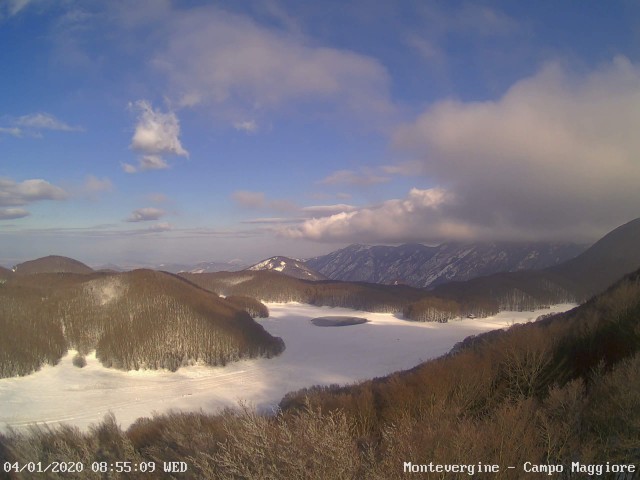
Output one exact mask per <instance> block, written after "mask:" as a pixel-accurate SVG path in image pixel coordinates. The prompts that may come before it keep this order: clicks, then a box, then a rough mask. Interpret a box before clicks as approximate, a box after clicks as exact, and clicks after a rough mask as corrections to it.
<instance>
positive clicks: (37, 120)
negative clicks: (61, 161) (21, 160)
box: [0, 112, 84, 137]
mask: <svg viewBox="0 0 640 480" xmlns="http://www.w3.org/2000/svg"><path fill="white" fill-rule="evenodd" d="M5 121H7V122H8V123H9V126H6V127H0V134H5V135H11V136H14V137H23V136H25V135H27V136H30V137H41V136H42V134H41V131H42V130H54V131H60V132H82V131H84V129H83V128H82V127H73V126H71V125H69V124H67V123H65V122H63V121H62V120H60V119H58V118H56V117H55V116H53V115H51V114H50V113H44V112H39V113H31V114H29V115H23V116H21V117H18V118H11V117H8V119H5Z"/></svg>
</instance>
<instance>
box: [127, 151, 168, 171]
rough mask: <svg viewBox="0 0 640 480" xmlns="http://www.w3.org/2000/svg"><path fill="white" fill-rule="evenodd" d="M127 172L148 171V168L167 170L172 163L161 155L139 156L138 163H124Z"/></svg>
mask: <svg viewBox="0 0 640 480" xmlns="http://www.w3.org/2000/svg"><path fill="white" fill-rule="evenodd" d="M121 165H122V169H123V170H124V172H125V173H138V172H146V171H147V170H166V169H167V168H170V165H169V164H168V163H167V162H166V161H165V159H164V158H162V157H161V156H159V155H143V156H141V157H140V158H138V165H137V166H136V165H132V164H130V163H122V164H121Z"/></svg>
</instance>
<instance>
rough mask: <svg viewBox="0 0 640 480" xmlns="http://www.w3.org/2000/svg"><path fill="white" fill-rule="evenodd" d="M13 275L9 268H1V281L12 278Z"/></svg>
mask: <svg viewBox="0 0 640 480" xmlns="http://www.w3.org/2000/svg"><path fill="white" fill-rule="evenodd" d="M12 275H13V272H12V271H11V270H9V269H8V268H4V267H0V280H6V279H8V278H11V276H12Z"/></svg>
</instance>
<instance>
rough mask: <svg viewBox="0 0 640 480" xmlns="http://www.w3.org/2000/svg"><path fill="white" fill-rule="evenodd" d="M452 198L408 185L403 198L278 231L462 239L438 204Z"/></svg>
mask: <svg viewBox="0 0 640 480" xmlns="http://www.w3.org/2000/svg"><path fill="white" fill-rule="evenodd" d="M448 203H453V197H452V196H451V195H450V193H449V192H447V191H446V190H444V189H442V188H430V189H426V190H421V189H417V188H412V189H411V190H410V191H409V194H408V195H407V197H406V198H404V199H394V200H388V201H386V202H384V203H382V204H381V205H377V206H372V207H367V208H349V209H342V211H341V212H340V213H335V214H333V215H329V216H323V217H320V218H313V219H310V220H306V221H305V222H304V223H303V224H302V225H299V226H295V227H285V228H281V229H279V230H278V233H280V234H281V235H283V236H286V237H290V238H306V239H309V240H316V241H348V242H365V243H376V242H377V243H380V242H405V241H419V240H420V239H422V238H424V237H425V236H426V235H428V236H430V237H431V238H439V239H443V238H450V237H451V236H455V237H456V238H466V237H467V236H468V235H469V232H468V231H467V230H466V229H465V228H464V226H461V225H456V224H455V223H453V222H450V221H448V220H447V219H446V218H445V217H444V216H443V214H442V207H444V206H445V205H446V204H448Z"/></svg>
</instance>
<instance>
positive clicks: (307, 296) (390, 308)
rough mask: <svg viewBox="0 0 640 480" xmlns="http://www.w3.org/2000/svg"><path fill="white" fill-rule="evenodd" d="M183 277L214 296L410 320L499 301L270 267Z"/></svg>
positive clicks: (485, 308) (479, 312) (476, 310)
mask: <svg viewBox="0 0 640 480" xmlns="http://www.w3.org/2000/svg"><path fill="white" fill-rule="evenodd" d="M182 276H183V277H184V278H186V279H188V280H189V281H191V282H193V283H195V284H197V285H199V286H201V287H202V288H205V289H207V290H209V291H211V292H214V293H216V294H218V295H231V296H236V295H241V296H245V297H251V298H254V299H258V300H261V301H266V302H300V303H307V304H310V305H317V306H329V307H346V308H353V309H357V310H364V311H369V312H383V313H399V314H404V317H405V318H406V319H408V320H416V321H428V322H442V321H447V320H448V319H451V318H455V317H457V316H460V315H462V316H466V315H469V314H474V315H476V316H487V315H492V314H494V313H497V312H498V304H497V302H495V301H492V300H489V301H485V300H484V299H483V298H481V297H479V296H469V297H465V298H464V299H463V300H462V301H458V300H457V299H452V298H447V299H445V298H442V297H443V296H441V295H437V294H434V293H432V292H429V291H427V290H424V289H419V288H414V287H409V286H406V285H381V284H377V283H366V282H340V281H335V280H325V281H316V282H313V281H307V280H300V279H296V278H293V277H289V276H287V275H285V274H282V273H279V272H271V271H268V272H265V271H242V272H218V273H200V274H189V273H186V274H182Z"/></svg>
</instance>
